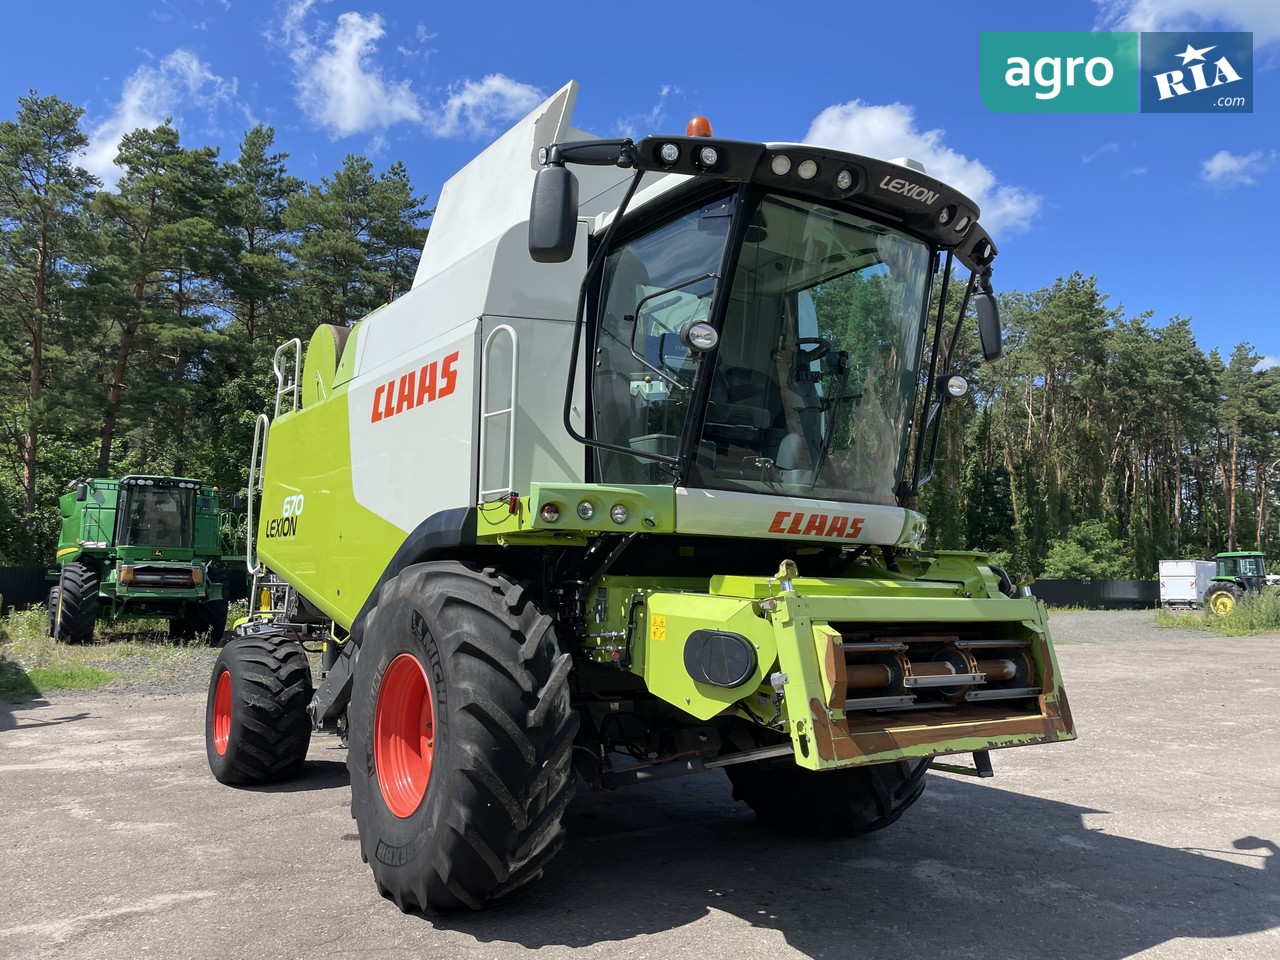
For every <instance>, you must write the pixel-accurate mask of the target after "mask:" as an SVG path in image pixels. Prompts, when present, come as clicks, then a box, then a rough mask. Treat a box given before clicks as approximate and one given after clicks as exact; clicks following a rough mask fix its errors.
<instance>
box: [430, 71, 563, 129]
mask: <svg viewBox="0 0 1280 960" xmlns="http://www.w3.org/2000/svg"><path fill="white" fill-rule="evenodd" d="M544 99H546V98H545V97H544V96H543V94H542V92H541V91H540V90H538V88H537V87H532V86H530V85H529V84H527V83H521V82H520V81H518V80H512V79H511V78H510V77H508V76H504V75H503V74H501V73H491V74H489V76H487V77H485V78H484V79H482V80H480V81H479V82H476V81H474V80H465V81H463V83H462V84H461V85H460V86H455V87H451V88H450V89H449V96H448V98H447V99H446V100H445V102H444V103H443V104H442V105H441V106H440V107H439V108H438V109H434V110H431V111H429V113H428V115H427V118H426V120H427V132H428V133H430V134H432V135H434V136H437V137H454V136H457V135H458V134H459V133H467V134H470V135H471V136H483V135H484V134H487V133H492V132H493V131H494V128H495V126H496V125H498V124H503V123H507V122H510V121H512V120H518V119H520V118H521V117H523V116H524V115H525V114H527V113H528V112H529V111H530V110H532V109H533V108H534V107H536V106H537V105H538V104H540V103H541V102H542V101H543V100H544Z"/></svg>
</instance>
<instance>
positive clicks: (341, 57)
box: [275, 0, 544, 137]
mask: <svg viewBox="0 0 1280 960" xmlns="http://www.w3.org/2000/svg"><path fill="white" fill-rule="evenodd" d="M315 6H316V0H293V2H292V3H290V4H289V5H288V6H287V7H286V8H285V13H284V16H283V17H282V18H281V21H280V29H279V34H278V36H277V37H276V38H275V39H277V40H278V41H279V42H281V43H282V44H283V45H284V46H285V47H286V48H287V49H288V51H289V57H290V59H291V60H292V61H293V66H294V79H295V84H296V86H297V89H298V104H299V105H300V106H301V107H302V110H303V112H304V113H305V114H306V116H307V117H308V119H310V120H311V121H312V122H314V123H317V124H319V125H320V126H322V127H324V128H326V129H328V130H329V132H330V133H331V134H332V135H333V136H335V137H345V136H351V135H353V134H357V133H365V132H369V131H380V130H385V129H387V128H388V127H390V126H393V125H394V124H397V123H403V122H414V123H421V124H422V125H423V126H424V128H425V131H426V133H428V134H430V135H432V136H437V137H453V136H459V135H468V136H484V135H486V134H489V133H492V132H493V131H494V127H495V125H498V124H502V123H505V122H508V121H511V120H515V119H518V118H520V117H523V116H524V115H525V114H527V113H528V112H529V111H530V110H532V109H533V108H534V107H536V106H537V105H538V104H539V103H541V102H542V100H543V99H544V98H543V95H542V93H541V91H539V90H538V89H537V88H535V87H532V86H530V85H529V84H527V83H521V82H519V81H517V80H513V79H511V78H510V77H507V76H504V75H503V74H501V73H494V74H490V75H488V76H486V77H484V78H482V79H481V80H478V81H475V80H464V81H462V82H461V83H458V84H455V85H452V86H450V87H449V89H448V92H447V95H446V96H445V99H444V102H443V103H439V104H433V103H431V102H429V101H427V100H425V99H423V98H422V97H420V96H419V95H418V94H417V93H415V92H414V90H413V88H412V86H411V85H410V83H409V81H408V80H399V81H397V80H392V79H389V78H388V77H387V76H386V75H385V73H384V71H383V68H382V67H381V65H380V64H379V63H378V60H377V55H378V41H380V40H382V38H383V37H384V36H385V35H386V30H385V29H384V28H383V21H382V17H381V16H379V15H378V14H376V13H375V14H370V15H368V16H363V15H361V14H359V13H350V12H348V13H343V14H341V15H339V17H338V20H337V23H336V24H335V25H330V24H328V23H326V22H324V21H317V22H316V23H315V25H314V26H312V25H311V21H312V18H311V13H312V11H313V10H314V8H315ZM415 36H416V37H417V39H418V41H419V43H425V42H427V41H429V40H432V39H434V38H435V34H433V33H430V32H429V31H428V30H427V29H426V27H425V26H423V25H421V24H419V25H418V29H417V31H416V33H415ZM397 50H398V51H399V52H400V53H402V54H405V55H415V54H418V53H421V52H423V51H422V50H421V49H410V48H408V47H403V48H400V47H397ZM428 52H430V51H428Z"/></svg>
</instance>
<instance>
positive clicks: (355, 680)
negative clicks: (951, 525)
mask: <svg viewBox="0 0 1280 960" xmlns="http://www.w3.org/2000/svg"><path fill="white" fill-rule="evenodd" d="M575 95H576V86H575V85H573V84H570V85H569V86H567V87H565V88H564V89H563V90H561V91H560V92H559V93H557V94H556V95H555V96H553V97H552V98H550V99H549V100H548V101H547V102H545V103H544V104H542V106H540V107H539V108H538V109H537V110H535V111H534V112H533V113H532V114H531V115H530V116H529V117H528V118H526V119H525V120H524V121H522V122H521V123H519V124H517V125H516V126H515V127H514V128H513V129H512V130H511V131H509V132H508V133H507V134H505V135H504V136H503V137H501V138H500V139H499V140H497V141H496V142H495V143H494V144H493V145H492V146H490V147H489V148H488V149H487V150H486V151H485V152H484V153H482V154H481V155H480V156H479V157H478V158H476V159H475V160H474V161H472V162H471V163H470V164H469V165H468V166H467V167H465V168H464V169H463V170H462V171H461V172H459V173H458V174H456V175H455V176H454V177H453V178H452V179H451V180H450V181H449V182H448V183H447V184H446V186H445V188H444V190H443V191H442V194H441V197H440V202H439V206H438V208H437V212H436V215H435V220H434V222H433V225H432V230H431V236H430V238H429V240H428V241H427V244H426V246H425V249H424V251H423V256H422V260H421V263H420V266H419V268H418V273H417V276H416V278H415V282H414V285H413V288H412V290H411V292H409V293H407V294H406V295H405V296H403V297H401V298H400V299H398V300H396V301H395V302H393V303H391V304H388V305H387V306H384V307H382V308H381V309H380V310H378V311H376V312H375V313H374V314H372V315H371V316H369V317H367V318H366V319H364V320H363V321H361V322H360V323H358V324H356V325H355V326H354V327H352V328H351V329H350V330H346V329H339V328H335V327H328V326H326V327H321V328H320V329H319V330H317V331H316V333H315V334H314V336H313V338H312V340H311V342H310V344H309V346H308V348H307V350H306V352H305V362H304V361H303V360H302V358H301V354H302V350H301V344H300V343H298V342H297V341H293V342H292V343H290V344H286V345H284V346H283V347H281V349H280V351H279V352H278V353H277V355H276V361H275V374H276V377H277V384H278V389H277V399H276V411H275V416H274V417H273V418H268V417H267V416H266V415H264V416H263V417H262V418H260V421H259V427H260V430H259V432H258V436H257V438H256V439H255V444H254V458H253V468H252V472H251V477H250V493H251V495H252V497H253V501H252V503H253V508H254V510H253V513H252V516H255V517H256V519H254V520H252V522H251V529H256V530H257V538H256V553H255V552H253V551H251V554H250V556H249V558H248V559H249V564H250V567H251V569H252V570H253V571H254V572H255V573H256V574H257V581H256V585H255V590H254V596H255V597H261V598H262V602H261V606H262V607H263V609H262V610H259V611H257V612H256V614H255V615H254V616H253V617H252V618H251V619H250V620H248V621H247V622H244V623H242V624H240V625H239V626H238V627H237V628H236V630H235V633H234V637H233V639H231V640H230V641H229V642H228V643H227V645H226V646H225V647H224V648H223V650H222V652H221V655H220V656H219V658H218V661H217V663H216V665H215V667H214V673H213V677H212V679H211V682H210V687H209V698H208V710H207V724H206V740H207V752H208V758H209V762H210V765H211V767H212V769H213V772H214V774H215V775H216V776H217V778H218V779H219V780H221V781H223V782H226V783H254V782H263V781H269V780H273V779H279V778H282V777H285V776H287V775H289V774H291V773H294V772H296V771H297V770H298V769H299V768H300V766H301V764H302V762H303V760H304V758H305V755H306V752H307V748H308V743H309V740H310V737H311V734H312V732H313V731H319V730H332V731H335V732H336V733H337V734H338V735H339V736H341V737H342V738H343V739H344V740H345V741H346V742H347V745H348V766H349V769H350V774H351V790H352V811H353V815H354V817H355V819H356V821H357V824H358V827H359V833H360V845H361V850H362V853H363V856H364V858H365V859H366V860H367V861H368V862H369V864H370V865H371V867H372V868H373V873H374V877H375V880H376V882H377V884H378V887H379V889H380V890H381V891H382V893H383V894H384V895H386V896H387V897H390V898H391V899H393V900H394V901H395V902H396V904H397V905H399V906H400V907H401V909H404V910H413V909H421V910H427V911H450V910H457V909H463V908H472V909H475V908H480V907H483V906H485V905H488V904H491V903H494V902H497V901H499V900H502V899H504V898H506V897H507V896H509V895H511V894H513V893H515V892H517V891H519V890H521V889H523V888H525V887H526V886H527V885H528V884H529V883H530V882H531V881H533V880H535V879H536V878H537V877H539V876H540V875H541V873H542V870H543V867H544V866H545V865H546V863H547V862H548V860H549V858H550V857H551V856H552V855H553V854H554V853H555V852H556V850H557V849H559V847H560V845H561V842H562V837H563V829H562V826H561V819H562V816H563V814H564V812H565V808H566V805H567V804H568V803H569V800H570V797H571V795H572V793H573V792H574V789H575V784H586V785H589V787H590V788H594V789H601V788H605V789H608V788H615V787H620V786H623V785H628V784H640V783H644V782H646V781H650V780H657V779H662V778H667V777H674V776H679V775H684V774H693V773H702V772H708V771H714V770H717V769H721V768H723V769H724V771H725V773H726V774H727V775H728V777H729V780H730V781H731V783H732V788H733V794H734V796H735V797H736V798H738V799H739V800H741V801H744V802H745V803H747V804H748V805H749V806H750V807H751V808H753V809H754V811H755V812H756V814H757V815H758V818H759V819H760V820H761V821H762V822H763V823H764V824H766V825H767V826H769V827H772V828H776V829H779V830H783V831H792V832H798V833H806V834H817V835H825V836H834V835H849V834H858V833H864V832H867V831H872V830H876V829H879V828H881V827H884V826H886V825H888V824H890V823H892V822H893V821H894V820H896V819H897V818H898V817H899V816H900V815H901V814H902V813H903V811H904V810H906V808H907V807H909V806H910V805H911V804H912V803H913V802H914V801H915V800H916V799H917V798H918V797H919V796H920V794H921V792H922V791H923V789H924V786H925V783H924V776H925V771H926V770H927V769H928V768H929V766H930V765H931V764H935V765H936V763H937V761H936V758H938V757H940V756H943V755H947V754H972V756H973V760H974V762H973V764H972V766H970V765H969V764H964V765H963V767H964V769H968V770H970V771H973V772H977V773H982V774H987V773H989V772H990V762H989V751H990V750H992V749H996V748H1004V747H1014V746H1022V745H1028V744H1038V743H1048V742H1052V741H1059V740H1070V739H1072V738H1074V736H1075V733H1074V728H1073V724H1072V720H1071V715H1070V712H1069V710H1068V707H1067V700H1066V696H1065V694H1064V692H1063V688H1062V684H1061V681H1060V679H1059V676H1058V670H1057V664H1056V661H1055V657H1054V652H1053V647H1052V645H1051V643H1050V639H1049V633H1048V630H1047V628H1046V620H1045V611H1044V608H1043V606H1042V605H1041V604H1040V603H1039V602H1038V601H1037V600H1035V599H1033V598H1031V597H1028V596H1020V595H1018V590H1017V589H1016V588H1015V587H1014V585H1013V584H1012V583H1011V582H1010V581H1009V578H1008V577H1007V575H1005V574H1004V573H1003V571H1001V570H1000V569H998V568H996V567H993V566H992V565H991V564H990V563H988V562H987V559H986V558H985V557H984V556H983V555H981V554H978V553H972V552H945V551H927V550H925V549H923V541H924V534H925V523H924V518H923V517H922V516H921V515H920V514H919V513H917V512H915V511H913V510H911V509H909V508H908V507H907V506H906V504H908V503H911V502H913V498H914V497H915V496H916V494H917V490H918V487H919V485H920V484H921V483H923V482H924V480H925V479H927V476H928V473H929V467H930V464H931V462H932V458H933V451H934V448H935V446H936V443H937V424H938V415H939V412H940V411H941V410H942V408H943V407H944V406H945V404H946V402H947V401H949V400H951V399H953V398H955V397H957V396H963V394H964V392H965V390H966V389H967V384H966V382H965V380H964V378H963V377H961V376H958V375H957V374H955V373H954V372H953V371H954V368H955V366H956V363H955V358H954V357H953V356H952V352H953V349H954V347H955V344H956V342H957V335H958V332H959V329H958V327H955V328H953V327H951V325H950V324H944V323H943V316H944V313H943V311H944V307H945V305H946V303H947V301H948V293H949V292H950V293H952V294H953V295H954V296H959V297H961V298H962V299H963V306H962V308H961V311H960V313H961V316H964V315H965V314H966V313H967V312H968V310H967V307H968V306H969V305H972V306H973V308H974V309H973V312H974V313H976V315H977V323H978V327H979V333H980V335H981V343H982V350H983V352H984V354H985V355H986V357H987V358H988V359H994V358H995V357H996V356H998V354H999V350H1000V345H999V337H1000V335H999V326H998V320H997V317H996V308H995V305H994V298H993V294H992V291H991V286H990V275H991V263H992V261H993V259H994V257H995V253H996V249H995V246H994V245H993V243H992V241H991V239H990V238H989V236H988V235H987V233H986V232H985V231H984V230H983V228H982V227H981V226H980V225H979V223H978V209H977V207H976V206H975V204H974V203H973V202H972V201H971V200H969V199H967V198H966V197H964V196H962V195H961V194H960V193H958V192H957V191H956V190H954V189H953V188H951V187H949V186H947V185H946V184H944V183H941V182H939V181H937V180H934V179H932V178H930V177H928V176H927V175H925V173H924V172H922V170H921V169H920V167H919V165H918V164H914V163H913V162H911V161H905V160H904V161H897V162H884V161H881V160H875V159H870V158H868V157H862V156H857V155H853V154H849V153H843V152H840V151H836V150H832V149H826V148H823V147H819V146H810V145H800V144H762V143H748V142H740V141H732V140H725V139H717V138H715V137H714V136H711V134H710V129H709V125H707V124H706V123H705V121H700V120H698V121H695V122H694V123H692V124H691V125H690V131H689V134H688V135H686V136H683V137H646V138H645V139H642V140H640V141H638V142H633V141H632V140H629V139H627V140H601V139H595V138H592V137H590V136H588V135H587V134H584V133H581V132H580V131H577V130H574V129H572V128H571V127H570V125H569V115H570V110H571V107H572V103H573V99H574V97H575ZM956 261H959V263H960V264H962V265H963V266H964V267H966V268H967V269H968V271H969V277H968V280H967V286H963V287H962V285H961V283H960V281H959V280H957V281H956V282H955V283H954V284H952V282H951V271H952V267H953V265H955V262H956ZM938 285H940V286H941V290H936V287H937V286H938ZM949 287H954V289H953V290H950V291H949ZM961 291H962V292H961ZM934 293H937V294H938V296H934V295H933V294H934ZM952 302H953V303H954V300H953V301H952ZM931 303H932V304H934V306H932V307H931ZM944 327H945V329H944ZM304 646H305V647H307V648H308V649H312V650H313V652H314V651H316V650H319V651H320V654H319V656H320V669H319V671H318V675H316V676H315V677H314V679H313V673H312V671H311V669H310V666H309V661H308V658H307V655H306V653H305V652H304ZM315 680H318V681H319V683H318V686H314V687H313V682H314V681H315ZM952 769H960V768H959V767H955V768H952Z"/></svg>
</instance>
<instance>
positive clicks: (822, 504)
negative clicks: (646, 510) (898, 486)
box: [676, 487, 922, 545]
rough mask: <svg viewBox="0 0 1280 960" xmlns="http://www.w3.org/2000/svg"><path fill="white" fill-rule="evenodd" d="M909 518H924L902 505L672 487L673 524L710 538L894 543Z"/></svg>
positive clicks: (828, 542) (681, 529) (901, 534)
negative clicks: (673, 502) (886, 505)
mask: <svg viewBox="0 0 1280 960" xmlns="http://www.w3.org/2000/svg"><path fill="white" fill-rule="evenodd" d="M909 519H910V520H912V521H916V520H919V519H922V518H920V517H919V515H918V514H914V513H912V512H911V511H908V510H904V509H903V508H902V507H884V506H876V505H873V504H866V503H859V504H838V503H832V502H831V501H830V500H810V499H808V498H805V497H779V496H771V495H762V494H758V493H738V492H736V491H731V490H701V489H686V488H685V487H677V488H676V529H677V530H679V531H680V532H681V533H693V534H700V535H705V536H711V537H750V538H751V539H757V538H761V539H770V540H809V541H813V542H820V543H824V544H832V543H836V542H839V543H847V544H850V545H856V544H860V543H870V544H877V543H883V544H898V543H901V542H903V537H904V533H905V532H906V530H907V527H908V526H909V523H908V520H909Z"/></svg>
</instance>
